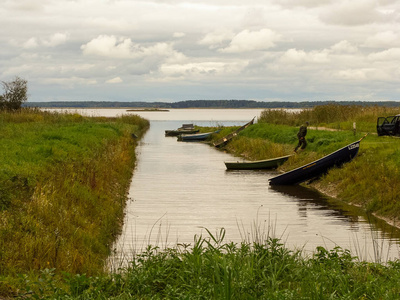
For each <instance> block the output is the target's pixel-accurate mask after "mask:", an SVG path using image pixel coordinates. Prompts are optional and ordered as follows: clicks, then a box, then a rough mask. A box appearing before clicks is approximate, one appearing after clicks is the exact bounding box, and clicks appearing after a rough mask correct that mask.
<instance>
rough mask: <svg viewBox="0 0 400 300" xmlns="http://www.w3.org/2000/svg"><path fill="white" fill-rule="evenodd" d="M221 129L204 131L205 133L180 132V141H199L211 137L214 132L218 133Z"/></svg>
mask: <svg viewBox="0 0 400 300" xmlns="http://www.w3.org/2000/svg"><path fill="white" fill-rule="evenodd" d="M218 132H220V130H217V131H212V132H204V133H195V134H180V135H178V141H182V142H197V141H204V140H206V139H207V138H208V137H210V136H211V135H212V134H214V133H218Z"/></svg>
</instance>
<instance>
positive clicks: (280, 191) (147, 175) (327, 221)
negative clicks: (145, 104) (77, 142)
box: [79, 109, 400, 266]
mask: <svg viewBox="0 0 400 300" xmlns="http://www.w3.org/2000/svg"><path fill="white" fill-rule="evenodd" d="M79 112H81V113H82V112H83V113H87V114H90V115H105V116H113V115H118V114H122V113H124V112H125V110H122V109H121V110H120V109H115V110H85V111H79ZM260 112H261V110H209V109H204V110H193V109H191V110H171V111H170V112H135V113H137V114H140V115H141V116H143V117H145V118H147V119H149V120H150V121H151V127H150V130H149V131H148V132H147V133H146V135H145V137H144V138H143V139H142V141H140V143H139V146H138V148H137V154H138V163H137V167H136V169H135V172H134V175H133V178H132V183H131V186H130V190H129V198H130V200H129V203H128V205H127V208H126V216H125V222H124V228H123V234H122V235H121V237H120V239H119V240H118V242H117V243H116V245H115V256H114V258H113V259H114V266H115V265H118V264H120V263H121V262H123V261H126V260H129V257H130V256H131V255H132V254H133V253H135V252H138V251H141V250H142V249H144V248H145V247H146V246H147V245H148V244H152V245H157V246H160V247H161V248H163V247H173V246H175V245H176V244H177V243H186V244H189V243H193V240H194V236H195V235H203V236H208V235H207V232H206V230H205V229H206V228H207V229H208V230H209V231H210V232H212V233H213V234H215V233H216V232H218V231H219V230H220V229H221V228H225V230H226V237H225V241H227V242H228V241H233V242H238V243H240V242H241V241H243V240H249V241H254V240H255V239H256V237H257V236H260V235H264V236H266V235H269V236H273V237H278V238H281V239H282V241H283V242H284V243H285V245H286V246H287V247H289V248H291V249H299V248H302V249H304V252H305V253H311V252H314V251H315V248H316V247H317V246H323V247H326V248H328V249H332V248H333V247H335V246H340V247H342V248H345V249H349V250H351V251H352V253H353V255H357V256H359V257H360V258H361V259H364V260H369V261H378V260H382V261H387V260H392V259H395V258H398V257H399V253H400V250H399V247H398V241H399V236H400V235H399V232H398V230H396V229H394V228H392V227H390V226H389V225H386V224H385V223H384V222H381V221H379V220H376V219H369V220H367V219H366V217H365V216H363V215H362V214H361V212H359V211H357V209H355V208H352V207H348V206H345V205H343V204H340V203H338V202H337V201H333V200H330V199H328V198H326V197H324V196H321V195H320V194H319V193H316V192H313V191H311V190H309V189H306V188H303V187H300V186H293V187H285V188H273V187H270V186H269V184H268V178H270V177H273V176H275V174H276V173H275V172H274V171H226V168H225V165H224V161H228V160H232V159H234V158H233V157H232V156H231V155H230V154H227V153H224V152H221V151H218V150H216V149H214V148H213V147H210V146H209V145H206V144H202V143H193V142H192V143H185V142H178V141H177V139H176V137H165V136H164V131H165V130H169V129H176V128H178V127H180V126H181V124H182V123H195V124H196V125H217V124H218V125H242V124H244V123H246V122H248V121H249V120H251V119H252V118H253V117H254V116H259V114H260Z"/></svg>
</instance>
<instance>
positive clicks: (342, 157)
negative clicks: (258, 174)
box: [269, 138, 363, 185]
mask: <svg viewBox="0 0 400 300" xmlns="http://www.w3.org/2000/svg"><path fill="white" fill-rule="evenodd" d="M362 139H363V138H362ZM362 139H360V140H358V141H356V142H354V143H351V144H349V145H347V146H345V147H343V148H341V149H339V150H336V151H335V152H333V153H331V154H329V155H327V156H324V157H322V158H320V159H318V160H316V161H313V162H311V163H309V164H306V165H304V166H302V167H300V168H297V169H294V170H292V171H289V172H286V173H283V174H280V175H278V176H275V177H273V178H270V179H269V183H270V185H290V184H299V183H302V182H304V181H307V180H310V179H313V178H315V177H318V176H320V175H322V174H325V173H326V172H327V171H328V170H329V169H330V168H332V167H340V166H342V165H343V164H344V163H346V162H349V161H351V160H352V159H353V158H354V157H355V156H356V155H357V153H358V150H359V148H360V142H361V140H362Z"/></svg>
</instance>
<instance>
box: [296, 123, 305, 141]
mask: <svg viewBox="0 0 400 300" xmlns="http://www.w3.org/2000/svg"><path fill="white" fill-rule="evenodd" d="M306 135H307V125H302V126H301V127H300V129H299V132H298V133H297V137H298V138H299V139H301V138H304V137H305V136H306Z"/></svg>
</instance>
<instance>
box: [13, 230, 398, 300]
mask: <svg viewBox="0 0 400 300" xmlns="http://www.w3.org/2000/svg"><path fill="white" fill-rule="evenodd" d="M207 232H208V236H206V237H202V236H195V238H194V242H193V245H178V246H177V247H175V248H168V249H165V250H163V251H161V250H160V249H159V248H158V247H154V246H148V247H147V249H146V250H145V251H144V252H143V253H141V254H137V255H136V256H135V257H134V259H133V261H132V262H131V264H130V266H129V267H127V268H126V269H123V270H120V271H119V272H118V273H112V274H104V275H100V276H87V275H85V274H70V273H65V272H63V273H62V274H57V273H56V272H55V270H54V269H46V270H43V271H42V272H41V273H40V274H39V275H38V276H37V277H32V276H26V275H24V276H21V277H20V286H21V289H20V291H19V293H17V295H18V296H20V297H24V296H25V297H26V296H29V297H31V298H33V299H132V298H133V299H396V298H397V297H398V295H399V293H400V287H399V285H398V281H399V280H400V272H399V269H400V268H399V262H398V261H392V262H389V263H388V264H387V265H385V266H384V265H379V264H372V263H366V262H359V261H357V258H356V257H352V256H351V255H350V254H349V251H348V250H343V249H342V248H340V247H336V248H334V249H332V250H327V249H325V248H323V247H318V248H317V249H316V252H315V253H314V255H313V256H312V257H310V258H307V257H304V256H302V255H301V252H298V251H296V252H293V251H290V250H288V249H287V248H285V246H284V244H282V243H281V241H280V240H279V239H277V238H274V237H270V236H268V237H266V239H265V240H264V241H260V242H253V243H248V242H242V243H240V244H236V243H224V241H223V240H224V236H225V231H224V229H221V230H220V231H219V232H218V233H217V234H215V235H213V234H212V233H211V232H210V231H208V230H207Z"/></svg>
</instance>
